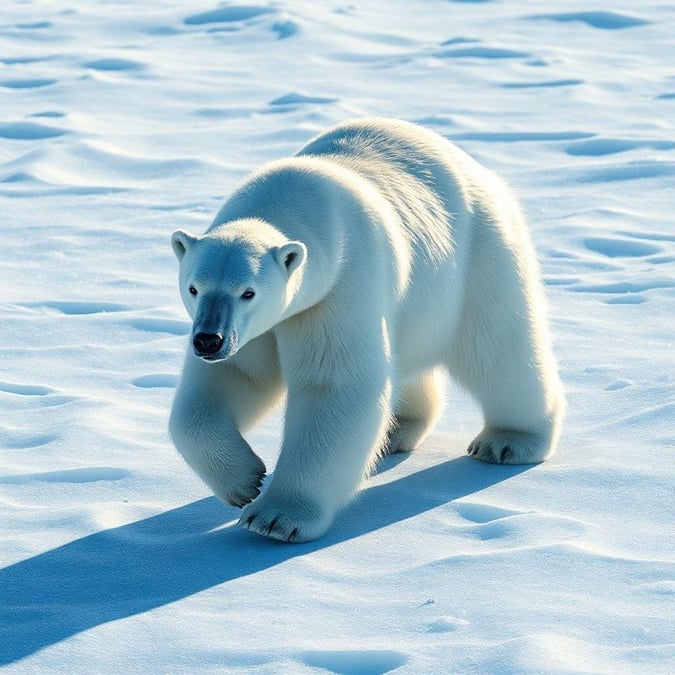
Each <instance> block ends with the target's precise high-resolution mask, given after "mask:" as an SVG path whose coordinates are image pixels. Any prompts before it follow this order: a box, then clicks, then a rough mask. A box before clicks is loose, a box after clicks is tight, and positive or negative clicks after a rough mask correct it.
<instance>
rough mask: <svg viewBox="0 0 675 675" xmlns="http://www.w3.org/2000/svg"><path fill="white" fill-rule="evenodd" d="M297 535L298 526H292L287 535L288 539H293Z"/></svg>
mask: <svg viewBox="0 0 675 675" xmlns="http://www.w3.org/2000/svg"><path fill="white" fill-rule="evenodd" d="M297 536H298V528H297V527H294V528H293V530H292V531H291V533H290V534H289V535H288V541H293V539H295V538H296V537H297Z"/></svg>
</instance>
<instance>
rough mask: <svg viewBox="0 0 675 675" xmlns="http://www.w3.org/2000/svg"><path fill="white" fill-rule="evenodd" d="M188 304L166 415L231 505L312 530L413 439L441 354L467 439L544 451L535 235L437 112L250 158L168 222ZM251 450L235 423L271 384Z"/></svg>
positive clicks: (245, 424)
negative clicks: (268, 158) (249, 170)
mask: <svg viewBox="0 0 675 675" xmlns="http://www.w3.org/2000/svg"><path fill="white" fill-rule="evenodd" d="M172 246H173V250H174V252H175V254H176V256H177V257H178V259H179V261H180V275H179V276H180V292H181V295H182V299H183V302H184V304H185V307H186V309H187V311H188V313H189V315H190V317H191V318H192V320H193V329H192V335H191V344H190V348H189V350H188V353H187V356H186V359H185V364H184V368H183V373H182V377H181V380H180V383H179V386H178V388H177V391H176V395H175V400H174V403H173V408H172V412H171V418H170V425H169V428H170V433H171V437H172V439H173V441H174V444H175V446H176V448H177V449H178V451H179V452H180V454H181V455H182V456H183V457H184V458H185V460H186V462H187V464H188V465H189V466H190V467H192V469H194V471H196V473H197V474H198V475H199V476H200V477H201V478H202V479H203V480H204V482H205V483H206V484H207V485H208V486H209V487H210V488H211V489H212V490H213V491H214V492H215V494H216V495H217V496H218V497H220V498H221V499H222V500H224V501H225V502H228V503H230V504H233V505H236V506H240V507H245V508H244V510H243V513H242V516H241V519H240V521H239V522H240V524H241V525H243V526H244V527H247V528H248V529H250V530H252V531H254V532H257V533H259V534H262V535H266V536H269V537H272V538H275V539H279V540H283V541H290V542H303V541H309V540H312V539H316V538H318V537H320V536H321V535H323V534H324V533H325V532H326V531H327V529H328V528H329V526H330V525H331V522H332V521H333V519H334V516H335V515H336V513H337V512H338V511H339V510H340V509H341V507H343V506H344V505H345V504H346V503H347V502H348V501H349V500H350V498H351V497H352V496H353V495H354V494H355V492H356V490H357V488H358V486H359V484H360V483H361V482H362V480H363V479H364V477H365V476H366V475H367V474H368V472H369V471H370V470H371V469H372V467H373V465H374V462H375V461H376V459H377V458H378V455H380V454H382V453H388V452H398V451H410V450H413V449H414V448H417V447H418V446H419V445H420V443H421V442H422V441H423V440H424V438H425V436H426V435H427V434H428V433H429V431H430V430H431V429H432V427H433V426H434V423H435V422H436V421H437V419H438V416H439V412H440V408H441V400H442V383H443V378H442V371H443V370H444V371H446V372H448V373H449V374H450V376H451V377H453V378H455V379H456V380H457V381H458V382H459V383H460V384H461V385H462V386H463V387H465V388H466V390H468V392H470V394H471V395H472V396H473V397H475V399H476V400H477V401H478V403H479V404H480V406H481V407H482V411H483V415H484V421H485V425H484V428H483V430H482V431H481V432H480V433H479V434H478V435H477V436H476V438H475V439H474V440H473V441H472V442H471V444H470V445H469V448H468V453H469V455H470V456H471V457H473V458H475V459H479V460H483V461H486V462H493V463H498V464H499V463H506V464H521V463H533V462H541V461H542V460H544V459H546V458H547V457H548V456H549V455H550V454H551V453H552V452H553V451H554V449H555V445H556V442H557V439H558V435H559V430H560V421H561V416H562V411H563V406H564V399H563V394H562V390H561V384H560V380H559V376H558V370H557V366H556V362H555V359H554V356H553V352H552V347H551V339H550V336H549V331H548V328H547V321H546V312H545V305H544V296H543V291H542V287H541V282H540V274H539V269H538V265H537V261H536V258H535V253H534V250H533V247H532V244H531V242H530V238H529V236H528V233H527V230H526V226H525V222H524V220H523V216H522V215H521V211H520V209H519V206H518V204H517V202H516V200H515V199H514V197H513V196H512V194H511V193H510V192H509V190H508V188H507V187H506V186H505V185H504V183H502V182H501V181H500V180H499V179H498V178H497V177H496V176H495V175H494V174H493V173H491V172H490V171H488V170H486V169H485V168H483V167H482V166H480V165H479V164H478V163H477V162H475V161H474V160H473V159H471V158H470V157H469V156H468V155H466V154H465V153H464V152H463V151H461V150H460V149H458V148H457V147H455V146H454V145H452V144H451V143H450V142H449V141H447V140H446V139H444V138H442V137H441V136H439V135H437V134H435V133H434V132H432V131H430V130H427V129H424V128H421V127H419V126H416V125H413V124H410V123H406V122H402V121H398V120H388V119H362V120H355V121H349V122H346V123H343V124H340V125H338V126H336V127H335V128H333V129H331V130H329V131H327V132H325V133H323V134H321V135H319V136H318V137H316V138H315V139H314V140H312V141H310V142H309V143H308V144H307V145H305V146H304V147H303V148H302V149H301V150H300V151H299V152H298V153H297V154H296V155H294V156H293V157H291V158H287V159H283V160H280V161H276V162H272V163H270V164H268V165H266V166H264V167H263V168H262V169H260V170H259V171H257V172H255V173H253V174H252V175H250V176H249V177H248V178H246V179H245V180H244V181H243V182H242V183H241V184H240V185H239V187H238V188H237V189H236V190H235V191H234V194H233V195H232V196H231V197H230V198H229V199H228V200H227V201H226V202H225V204H224V205H223V207H222V208H221V209H220V211H219V212H218V214H217V215H216V217H215V220H214V221H213V224H212V225H211V226H210V227H209V229H208V230H207V232H206V233H205V234H204V235H202V236H196V235H193V234H189V233H188V232H185V231H182V230H178V231H176V232H175V233H174V234H173V237H172ZM285 393H286V394H287V403H286V411H285V421H284V435H283V444H282V447H281V453H280V456H279V460H278V463H277V466H276V470H275V471H274V475H273V478H272V480H271V483H270V485H269V487H267V489H266V490H265V491H264V492H263V493H262V494H260V487H261V483H262V479H263V477H264V475H265V466H264V464H263V462H262V461H261V460H260V458H259V457H258V456H257V455H255V454H254V452H253V451H252V450H251V448H250V446H249V445H248V443H247V442H246V441H245V440H244V438H243V437H242V432H245V431H246V430H247V429H248V428H250V427H251V425H253V424H255V422H256V421H257V420H258V419H259V418H260V417H261V415H263V414H264V413H265V412H267V411H268V410H269V409H270V408H271V407H273V406H274V405H275V404H276V403H277V402H278V401H279V400H280V399H281V398H282V397H283V395H284V394H285Z"/></svg>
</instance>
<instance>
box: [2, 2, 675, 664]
mask: <svg viewBox="0 0 675 675" xmlns="http://www.w3.org/2000/svg"><path fill="white" fill-rule="evenodd" d="M606 7H607V5H606V4H604V5H603V3H598V2H596V3H595V4H594V5H593V4H591V5H589V4H588V2H581V1H579V0H570V2H565V3H562V2H559V3H555V2H549V3H541V2H537V1H536V0H518V1H514V2H500V1H499V0H482V1H481V0H464V1H460V0H456V1H454V2H453V1H448V0H425V1H424V2H416V3H411V2H403V1H402V0H394V1H392V2H384V0H371V1H369V2H366V1H365V0H354V1H353V2H341V1H340V0H336V1H335V2H325V1H324V2H310V0H279V1H278V2H269V3H267V2H254V1H251V3H250V4H237V3H236V2H235V3H232V2H230V3H224V4H221V5H219V4H217V1H215V0H214V2H208V1H206V0H200V1H199V2H198V3H193V4H191V5H190V6H189V7H187V5H186V3H184V2H183V3H181V2H178V1H177V0H158V2H153V3H137V2H131V1H127V0H107V1H106V0H96V1H92V2H88V3H72V2H68V1H67V0H53V1H52V2H50V3H37V2H31V1H29V0H28V1H21V0H8V1H7V2H5V3H4V4H3V12H2V17H1V18H0V214H2V218H1V219H0V231H1V232H2V263H1V269H2V274H1V275H0V284H1V287H2V301H1V303H0V317H1V324H2V329H1V330H0V354H1V358H0V364H1V365H0V409H1V410H2V417H1V419H0V449H1V453H0V540H1V541H2V542H3V543H2V545H1V546H0V664H2V665H4V666H5V668H4V669H5V670H6V672H8V673H38V672H39V673H47V672H58V673H86V672H97V673H122V672H129V673H134V672H146V673H187V672H190V673H196V672H200V673H201V672H204V673H206V672H219V673H222V672H228V673H230V672H232V673H236V672H240V673H279V672H283V673H318V672H335V673H358V674H361V673H364V674H373V675H374V674H379V673H385V672H397V673H415V674H418V673H442V672H481V673H484V672H499V673H508V672H544V671H545V672H584V673H588V672H598V673H606V672H612V673H615V672H625V673H637V672H640V673H667V672H673V671H675V627H674V625H675V622H673V616H674V615H675V545H674V543H675V542H674V536H673V532H674V529H675V528H674V524H675V490H674V480H673V479H674V471H673V461H672V460H673V449H674V447H675V369H674V368H673V361H674V360H673V354H674V349H673V341H674V340H673V336H674V335H675V228H674V227H673V222H674V221H673V204H674V203H675V185H674V184H673V176H674V175H675V154H674V153H675V132H674V124H673V120H675V107H674V105H675V104H674V102H673V101H674V99H675V68H674V67H673V64H674V63H675V42H674V41H673V39H672V26H673V21H674V20H675V15H674V11H673V8H672V7H671V6H670V5H669V4H668V3H664V2H656V0H645V1H644V2H641V3H638V4H636V3H634V2H629V1H628V0H614V2H612V3H611V11H608V10H607V9H606ZM601 8H603V9H601ZM360 115H393V116H398V117H401V118H404V119H408V120H412V121H417V122H421V123H423V124H426V125H427V126H429V127H431V128H433V129H435V130H437V131H439V132H440V133H442V134H444V135H446V136H447V137H449V138H450V139H452V140H454V141H455V142H457V143H458V144H459V145H460V146H461V147H463V148H464V149H466V150H467V151H469V152H470V153H471V154H473V155H474V156H475V157H476V158H477V159H479V160H480V161H481V162H483V163H484V164H486V165H487V166H489V167H490V168H492V169H494V170H495V171H497V172H498V173H500V174H501V175H502V176H503V177H504V178H506V179H507V180H508V181H509V182H510V183H511V185H512V186H513V187H514V188H515V189H516V191H517V192H518V193H519V194H520V196H521V199H522V201H523V205H524V208H525V210H526V212H527V214H528V217H529V221H530V224H531V229H532V234H533V237H534V240H535V242H536V245H537V248H538V251H539V254H540V258H541V262H542V266H543V270H544V277H545V282H546V284H547V293H548V298H549V301H550V314H551V321H552V326H553V329H554V332H555V336H556V349H557V353H558V356H559V359H560V364H561V370H562V377H563V380H564V382H565V385H566V389H567V393H568V399H569V412H568V415H567V419H566V423H565V427H564V432H563V436H562V440H561V445H560V449H559V452H558V453H557V455H556V456H555V457H554V458H553V459H552V460H550V461H549V462H547V463H545V464H543V465H540V466H536V467H529V466H528V467H503V466H491V465H484V464H480V463H477V462H475V461H473V460H471V459H469V458H467V457H466V456H465V455H464V449H465V448H466V446H467V444H468V442H469V441H470V440H471V438H472V437H473V435H474V434H475V433H476V432H477V431H478V430H479V428H480V426H479V425H480V415H479V412H478V410H477V408H476V406H475V405H474V404H473V403H472V402H471V401H470V400H469V399H468V398H467V397H466V396H465V395H464V394H463V393H462V392H461V391H459V390H457V389H456V387H454V386H450V388H449V394H448V405H447V407H446V411H445V414H444V416H443V419H442V421H441V423H440V424H439V426H438V428H437V429H436V431H435V432H434V433H433V434H432V435H431V436H430V438H429V439H428V440H427V441H426V442H425V444H424V447H423V448H421V449H420V450H419V451H418V452H416V453H414V454H413V455H411V456H409V457H396V458H392V459H389V460H387V461H385V462H383V464H382V467H381V470H380V472H379V473H378V474H377V475H375V476H373V477H372V479H370V480H369V481H368V482H367V483H366V485H365V490H364V491H363V493H362V494H361V496H360V498H359V499H358V500H357V501H355V502H354V503H353V504H352V505H351V506H350V507H349V508H348V509H347V510H346V511H345V512H344V513H343V514H342V515H341V516H340V518H339V519H338V521H337V522H336V524H335V526H334V527H333V529H332V530H331V531H330V533H329V534H328V535H327V536H326V537H325V538H323V539H322V540H320V541H318V542H314V543H311V544H303V545H296V546H289V545H282V544H278V543H274V542H270V541H266V540H264V539H262V538H260V537H257V536H256V535H253V534H251V533H249V532H246V531H242V530H240V529H238V528H237V527H236V526H235V522H236V520H237V517H238V512H237V510H236V509H234V508H231V507H228V506H225V505H223V504H221V503H220V502H218V501H217V500H216V499H215V498H214V497H213V496H211V495H210V494H209V491H208V490H207V489H206V488H205V487H204V486H203V485H202V484H201V483H200V481H199V480H198V479H197V478H196V477H195V476H194V475H193V474H192V473H191V472H190V471H189V470H188V469H187V467H186V466H184V464H183V463H182V460H181V459H180V457H179V456H178V455H177V453H176V452H175V450H174V449H173V448H172V447H171V444H170V441H169V439H168V436H167V432H166V425H167V416H168V411H169V407H170V402H171V398H172V394H173V388H174V387H175V384H176V381H177V377H178V373H179V371H180V366H181V361H182V354H183V351H184V347H185V342H186V336H187V333H188V331H189V323H188V321H187V317H186V315H185V313H184V310H183V309H182V306H181V303H180V300H179V297H178V292H177V287H176V267H177V266H176V262H175V260H174V258H173V255H172V252H171V249H170V245H169V237H170V234H171V232H172V231H173V230H174V229H176V228H177V227H183V228H187V229H192V230H194V231H203V230H204V229H205V228H206V226H207V225H208V223H209V222H210V219H211V217H212V216H213V215H214V214H215V213H216V211H217V210H218V207H219V205H220V203H221V202H222V200H223V197H224V196H225V195H226V194H227V193H228V191H229V190H231V188H232V187H233V185H234V184H235V183H236V181H237V180H239V179H240V178H241V177H242V176H243V175H244V174H245V173H246V172H247V171H249V170H251V169H253V168H254V167H256V166H258V165H259V164H260V163H262V162H264V161H266V160H270V159H273V158H278V157H282V156H285V155H288V154H291V153H292V152H293V151H294V150H295V149H297V148H298V147H299V146H300V145H301V144H302V143H303V142H304V141H306V140H307V139H309V138H310V137H311V136H312V135H313V134H315V133H316V132H318V131H319V130H320V129H322V128H324V127H326V126H329V125H331V124H333V123H335V122H337V121H339V120H342V119H346V118H349V117H353V116H360ZM280 432H281V429H280V415H279V414H278V413H277V414H275V415H274V416H272V417H271V418H270V419H269V420H267V421H266V422H265V423H264V424H262V425H261V426H260V427H258V428H257V429H256V430H255V431H254V432H253V433H252V434H250V441H251V443H252V444H253V446H254V447H255V448H256V450H258V452H259V453H260V454H261V456H262V457H263V459H264V460H265V462H266V464H267V465H268V467H273V465H274V460H275V457H276V453H277V448H278V445H279V436H280Z"/></svg>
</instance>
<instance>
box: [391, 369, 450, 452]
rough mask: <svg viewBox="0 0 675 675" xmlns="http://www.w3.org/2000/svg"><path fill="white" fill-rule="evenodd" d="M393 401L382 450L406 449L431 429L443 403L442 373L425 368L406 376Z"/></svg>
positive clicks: (408, 450) (413, 447) (411, 447)
mask: <svg viewBox="0 0 675 675" xmlns="http://www.w3.org/2000/svg"><path fill="white" fill-rule="evenodd" d="M396 398H397V400H396V403H395V405H394V421H393V424H392V426H391V428H390V429H389V434H388V438H387V444H386V446H385V450H384V451H385V453H386V454H391V453H394V452H410V451H411V450H414V449H415V448H417V447H418V446H419V445H420V444H421V443H422V441H423V440H424V439H425V437H426V436H427V434H428V433H429V432H430V431H431V430H432V429H433V427H434V425H435V424H436V422H437V421H438V417H439V416H440V414H441V408H442V406H443V377H442V375H441V373H440V371H439V370H429V371H427V372H424V373H420V374H417V375H416V376H415V377H409V378H406V379H405V380H404V382H403V383H402V384H401V385H400V390H399V392H398V396H397V397H396Z"/></svg>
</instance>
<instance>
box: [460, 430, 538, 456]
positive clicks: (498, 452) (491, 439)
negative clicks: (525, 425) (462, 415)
mask: <svg viewBox="0 0 675 675" xmlns="http://www.w3.org/2000/svg"><path fill="white" fill-rule="evenodd" d="M466 451H467V453H468V454H469V456H471V457H473V458H474V459H479V460H481V461H482V462H489V463H491V464H538V463H539V462H543V461H544V460H545V459H546V457H547V456H548V455H549V454H550V451H551V447H550V443H549V442H547V440H546V437H545V436H544V435H542V434H537V433H532V432H527V431H515V430H502V429H499V430H498V429H483V431H482V432H481V433H480V434H478V436H476V438H474V439H473V441H471V443H470V444H469V447H468V448H467V450H466Z"/></svg>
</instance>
